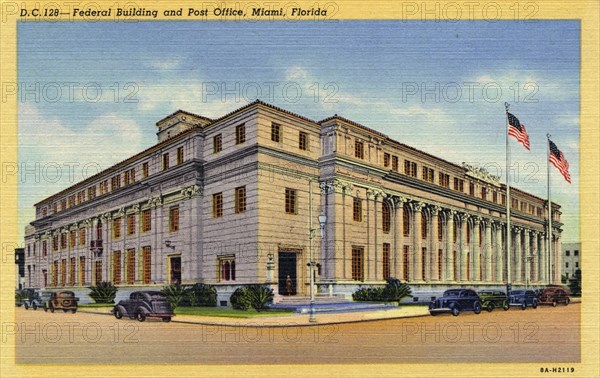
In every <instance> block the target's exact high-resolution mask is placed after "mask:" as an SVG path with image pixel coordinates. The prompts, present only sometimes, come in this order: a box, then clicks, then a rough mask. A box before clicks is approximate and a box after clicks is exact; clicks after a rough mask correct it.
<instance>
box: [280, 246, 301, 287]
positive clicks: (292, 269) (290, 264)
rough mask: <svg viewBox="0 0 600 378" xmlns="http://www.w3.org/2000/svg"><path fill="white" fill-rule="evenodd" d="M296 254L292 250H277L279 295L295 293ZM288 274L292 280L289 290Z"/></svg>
mask: <svg viewBox="0 0 600 378" xmlns="http://www.w3.org/2000/svg"><path fill="white" fill-rule="evenodd" d="M296 256H297V253H294V252H279V280H278V281H279V294H280V295H296V284H297V277H296ZM288 276H290V279H291V281H292V285H291V288H290V289H291V292H288V291H290V290H289V289H288V284H287V283H288V279H287V277H288Z"/></svg>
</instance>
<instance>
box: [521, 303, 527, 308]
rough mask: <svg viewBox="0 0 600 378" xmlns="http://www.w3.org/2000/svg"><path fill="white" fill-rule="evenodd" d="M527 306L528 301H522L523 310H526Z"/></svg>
mask: <svg viewBox="0 0 600 378" xmlns="http://www.w3.org/2000/svg"><path fill="white" fill-rule="evenodd" d="M526 308H527V303H525V302H523V303H521V310H525V309H526Z"/></svg>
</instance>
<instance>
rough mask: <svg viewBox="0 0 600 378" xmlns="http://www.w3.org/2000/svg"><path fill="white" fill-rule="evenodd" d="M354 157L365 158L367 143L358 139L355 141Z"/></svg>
mask: <svg viewBox="0 0 600 378" xmlns="http://www.w3.org/2000/svg"><path fill="white" fill-rule="evenodd" d="M354 157H356V158H359V159H364V158H365V145H364V144H363V142H360V141H358V140H355V141H354Z"/></svg>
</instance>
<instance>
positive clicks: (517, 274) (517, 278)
mask: <svg viewBox="0 0 600 378" xmlns="http://www.w3.org/2000/svg"><path fill="white" fill-rule="evenodd" d="M514 230H515V235H514V240H515V255H514V257H513V262H514V267H515V268H514V270H513V272H514V275H512V277H513V282H522V273H521V270H522V263H521V262H522V261H523V258H522V257H523V252H522V246H521V244H522V243H521V236H522V233H521V231H522V228H521V227H515V228H514Z"/></svg>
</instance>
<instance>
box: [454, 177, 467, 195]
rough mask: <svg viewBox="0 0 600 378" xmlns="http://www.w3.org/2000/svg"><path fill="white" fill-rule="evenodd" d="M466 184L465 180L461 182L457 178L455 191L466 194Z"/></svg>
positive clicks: (455, 179)
mask: <svg viewBox="0 0 600 378" xmlns="http://www.w3.org/2000/svg"><path fill="white" fill-rule="evenodd" d="M464 186H465V182H464V180H461V179H459V178H457V177H455V178H454V190H456V191H458V192H464V191H465V187H464Z"/></svg>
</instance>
